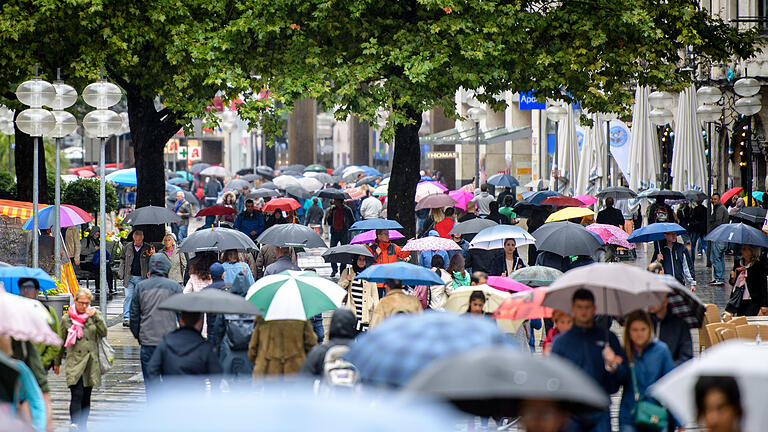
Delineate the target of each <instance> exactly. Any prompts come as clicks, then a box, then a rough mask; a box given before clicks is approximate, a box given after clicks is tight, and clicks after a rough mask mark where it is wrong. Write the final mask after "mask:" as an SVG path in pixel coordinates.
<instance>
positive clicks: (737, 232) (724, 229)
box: [704, 223, 768, 247]
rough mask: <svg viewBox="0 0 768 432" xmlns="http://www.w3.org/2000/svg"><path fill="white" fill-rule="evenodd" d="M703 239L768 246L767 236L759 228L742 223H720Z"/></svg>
mask: <svg viewBox="0 0 768 432" xmlns="http://www.w3.org/2000/svg"><path fill="white" fill-rule="evenodd" d="M704 240H706V241H712V242H725V243H736V244H748V245H754V246H760V247H768V236H766V235H765V234H764V233H763V232H762V231H760V230H759V229H757V228H752V227H751V226H749V225H745V224H743V223H730V224H724V225H720V226H719V227H717V228H715V229H713V230H712V231H711V232H710V233H709V234H707V235H706V236H704Z"/></svg>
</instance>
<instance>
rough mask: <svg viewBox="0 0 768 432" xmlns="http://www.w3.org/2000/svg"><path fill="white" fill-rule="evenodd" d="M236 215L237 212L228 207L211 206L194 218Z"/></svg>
mask: <svg viewBox="0 0 768 432" xmlns="http://www.w3.org/2000/svg"><path fill="white" fill-rule="evenodd" d="M235 213H237V210H235V209H233V208H232V207H230V206H225V205H221V204H216V205H212V206H210V207H206V208H204V209H202V210H200V211H199V212H197V214H196V215H195V217H201V216H226V215H233V214H235Z"/></svg>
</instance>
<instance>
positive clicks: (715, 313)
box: [704, 303, 722, 324]
mask: <svg viewBox="0 0 768 432" xmlns="http://www.w3.org/2000/svg"><path fill="white" fill-rule="evenodd" d="M704 306H705V307H706V310H705V312H704V321H705V322H706V323H707V324H711V323H716V322H722V319H721V318H720V311H719V310H718V309H717V305H715V304H712V303H708V304H706V305H704Z"/></svg>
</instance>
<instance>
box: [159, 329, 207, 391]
mask: <svg viewBox="0 0 768 432" xmlns="http://www.w3.org/2000/svg"><path fill="white" fill-rule="evenodd" d="M220 373H221V364H219V359H218V358H217V357H216V353H214V352H213V346H212V345H211V344H209V343H208V342H206V341H205V339H203V336H202V335H200V332H199V331H197V330H196V329H194V328H191V327H181V328H179V329H176V330H174V331H172V332H171V333H168V334H167V335H165V336H163V339H162V341H161V342H160V344H159V345H158V346H157V349H155V353H154V354H152V358H151V359H150V360H149V364H147V378H148V379H149V380H150V381H155V380H157V379H158V378H160V377H167V376H169V375H204V376H211V375H218V374H220Z"/></svg>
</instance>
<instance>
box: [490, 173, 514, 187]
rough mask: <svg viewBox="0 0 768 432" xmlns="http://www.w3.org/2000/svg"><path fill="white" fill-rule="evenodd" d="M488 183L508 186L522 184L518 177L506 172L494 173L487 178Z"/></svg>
mask: <svg viewBox="0 0 768 432" xmlns="http://www.w3.org/2000/svg"><path fill="white" fill-rule="evenodd" d="M486 183H488V184H492V185H494V186H499V187H508V188H513V187H516V186H520V182H518V181H517V179H516V178H514V177H512V176H511V175H509V174H504V173H499V174H494V175H492V176H490V177H488V180H486Z"/></svg>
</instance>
